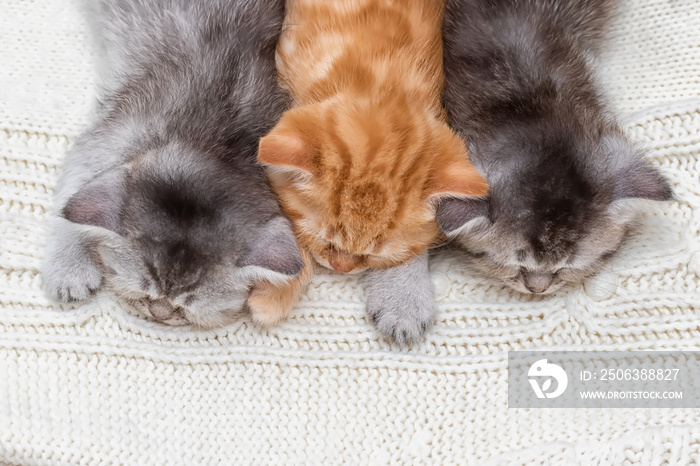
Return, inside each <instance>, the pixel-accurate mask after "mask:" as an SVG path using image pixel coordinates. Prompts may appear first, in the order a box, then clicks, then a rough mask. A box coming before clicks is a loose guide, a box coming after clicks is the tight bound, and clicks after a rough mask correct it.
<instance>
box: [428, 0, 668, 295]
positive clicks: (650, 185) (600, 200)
mask: <svg viewBox="0 0 700 466" xmlns="http://www.w3.org/2000/svg"><path fill="white" fill-rule="evenodd" d="M614 6H615V1H613V0H587V1H582V0H448V2H447V7H446V8H447V10H446V18H445V25H444V40H445V52H444V53H445V74H446V81H445V97H444V98H445V105H446V107H447V110H448V113H449V117H450V122H451V124H452V126H453V127H454V128H455V129H456V130H457V131H459V132H460V134H461V135H462V136H463V137H464V139H465V140H466V141H467V142H468V144H469V147H470V150H471V154H472V155H471V157H472V161H473V162H474V164H475V165H476V166H477V167H478V168H479V169H480V170H481V171H482V172H483V173H484V174H485V175H486V178H487V179H488V181H489V183H490V194H489V197H488V199H484V200H482V201H478V200H477V201H466V200H464V201H463V200H458V201H446V202H444V203H442V204H441V205H440V206H439V208H438V215H437V218H438V222H439V223H440V226H441V227H442V229H443V231H445V233H447V234H448V235H449V236H450V237H452V238H454V239H455V240H456V243H457V244H459V245H460V246H461V248H462V249H463V250H464V251H465V252H466V253H467V254H468V255H469V256H470V257H471V262H473V263H474V265H475V266H476V267H478V268H479V269H480V270H482V271H483V272H484V273H485V274H486V275H488V276H491V277H495V278H499V279H501V280H503V281H504V282H505V283H506V284H508V285H509V286H511V287H513V288H515V289H516V290H518V291H521V292H523V293H542V294H547V293H553V292H555V291H556V290H557V289H559V288H560V287H561V286H562V285H564V284H565V283H567V282H578V281H581V280H582V279H584V278H586V277H588V276H590V275H592V274H595V273H596V272H598V271H599V270H600V269H601V267H602V266H603V265H604V263H605V262H606V260H607V259H609V258H610V256H612V255H613V254H614V253H615V252H616V251H617V250H618V248H619V247H620V245H621V243H622V241H623V239H624V237H625V235H626V233H627V232H628V230H629V229H630V228H631V227H632V226H633V223H634V218H635V214H637V213H638V212H639V210H640V209H641V207H642V206H643V204H644V203H643V202H640V201H645V200H653V201H665V200H670V199H671V198H672V195H673V194H672V190H671V187H670V186H669V184H668V183H667V182H666V180H664V178H663V177H662V176H661V174H660V173H659V172H658V171H657V169H656V168H654V167H653V166H652V165H651V164H650V163H649V162H648V161H646V160H645V159H644V156H643V154H642V153H641V152H640V151H639V150H637V149H636V148H635V147H634V146H633V145H632V144H630V142H629V141H628V140H627V139H626V138H625V136H624V135H623V134H622V131H621V130H620V128H619V126H618V124H617V123H616V122H615V119H614V117H613V116H612V115H611V113H610V112H609V110H608V109H607V107H606V104H605V100H604V98H603V96H602V95H601V92H600V91H599V89H598V85H597V83H596V81H595V77H594V71H593V63H592V59H593V57H594V54H595V53H596V52H597V51H598V49H599V47H600V46H601V42H602V38H603V33H604V31H605V28H606V26H607V24H608V22H609V20H610V18H611V16H612V11H613V8H614Z"/></svg>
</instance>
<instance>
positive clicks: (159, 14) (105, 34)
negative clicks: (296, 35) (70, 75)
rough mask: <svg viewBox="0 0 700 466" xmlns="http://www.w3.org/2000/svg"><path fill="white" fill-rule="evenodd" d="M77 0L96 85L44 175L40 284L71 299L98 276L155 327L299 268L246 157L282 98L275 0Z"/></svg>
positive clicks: (207, 323) (279, 2)
mask: <svg viewBox="0 0 700 466" xmlns="http://www.w3.org/2000/svg"><path fill="white" fill-rule="evenodd" d="M90 6H91V7H92V8H93V9H94V13H95V14H96V17H97V18H98V21H97V24H95V26H96V28H97V29H98V33H99V35H100V36H101V38H102V48H103V50H102V52H103V58H104V63H103V70H102V71H103V73H102V81H103V86H104V92H103V94H102V98H101V99H100V105H99V109H98V119H97V122H96V123H95V124H94V125H93V126H92V127H91V128H90V129H89V130H88V131H87V132H86V133H85V134H83V135H82V136H81V137H80V138H79V140H78V142H77V143H76V144H75V146H74V147H73V148H72V149H71V151H70V152H69V153H68V155H67V156H66V161H65V170H64V172H63V174H62V176H61V178H60V180H59V183H58V187H57V193H56V198H55V215H54V218H53V219H52V220H51V230H52V231H51V234H50V237H49V241H48V246H47V259H46V263H45V267H44V282H45V286H46V289H47V291H48V293H49V294H50V295H52V296H54V297H57V298H59V299H62V300H64V301H67V300H80V299H85V298H87V297H88V296H89V295H90V294H91V293H92V292H93V291H94V290H96V289H97V288H98V287H100V285H101V284H102V283H103V278H104V279H105V280H104V281H105V282H106V283H107V284H108V285H109V286H110V287H111V288H112V289H113V291H114V292H115V293H116V294H117V295H119V296H121V297H123V298H126V299H127V300H129V301H131V302H132V303H134V304H136V305H137V307H138V308H139V309H140V310H142V311H143V312H144V313H146V314H148V315H151V316H153V317H154V318H156V319H159V320H162V321H164V322H166V323H171V324H180V323H193V324H196V325H199V326H203V327H212V326H217V325H222V324H225V323H226V322H228V321H229V320H230V319H232V318H234V317H235V316H236V315H237V314H238V312H239V311H240V310H241V309H242V308H243V307H244V305H245V300H246V298H247V296H248V292H249V288H250V287H251V286H252V285H253V284H254V283H255V281H256V280H258V279H261V278H264V279H268V280H273V281H279V280H284V279H286V278H288V277H289V276H294V275H296V274H297V273H298V272H299V271H300V270H301V267H302V261H301V257H300V254H299V250H298V248H297V246H296V241H295V238H294V235H293V232H292V229H291V226H290V223H289V222H288V220H287V219H286V218H285V217H284V215H283V213H282V210H281V208H280V206H279V205H278V203H277V201H276V198H275V196H274V195H273V193H272V191H271V190H270V188H269V187H268V184H267V181H266V178H265V176H264V173H263V171H262V170H261V169H260V168H259V167H258V166H257V165H256V159H255V156H256V152H257V146H258V139H259V138H260V137H261V136H262V135H264V134H266V133H267V132H268V131H269V130H270V128H272V126H273V125H274V124H275V123H276V122H277V120H278V118H279V117H280V115H281V113H282V112H283V111H284V110H285V108H286V107H287V98H286V96H285V94H284V93H283V91H282V90H281V89H280V87H279V86H278V83H277V75H276V71H275V59H274V55H275V47H276V44H277V40H278V37H279V34H280V32H281V27H282V22H283V19H284V0H248V1H227V0H206V1H205V0H200V1H189V0H100V1H92V2H91V4H90ZM103 274H104V275H103Z"/></svg>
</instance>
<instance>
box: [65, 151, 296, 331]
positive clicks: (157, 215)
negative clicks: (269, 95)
mask: <svg viewBox="0 0 700 466" xmlns="http://www.w3.org/2000/svg"><path fill="white" fill-rule="evenodd" d="M223 160H226V159H224V158H216V157H214V156H212V154H210V153H201V152H199V151H197V150H194V149H191V148H188V147H183V146H181V145H179V144H176V143H171V144H169V145H168V146H166V147H162V148H158V149H154V150H150V151H147V152H146V153H144V154H142V155H141V156H140V157H137V158H136V159H135V160H134V161H132V162H130V163H129V164H126V165H124V166H120V167H116V168H114V169H111V170H108V171H106V172H103V173H102V174H101V175H99V176H98V177H97V178H96V179H94V180H92V181H90V182H88V183H87V184H86V185H85V186H84V187H83V188H82V189H81V190H80V191H79V192H77V193H76V194H75V195H74V196H73V197H72V198H71V199H70V200H69V201H68V203H67V205H66V207H65V208H64V210H63V215H64V217H65V218H66V219H68V220H70V221H72V222H74V223H78V224H82V225H85V235H86V236H87V237H89V238H90V239H91V240H92V241H91V244H94V245H95V247H94V251H93V252H94V254H95V256H96V259H97V260H98V261H99V262H100V263H101V264H102V266H103V270H104V273H105V278H106V281H107V283H108V285H110V287H111V288H112V289H113V291H114V292H115V294H117V295H119V296H121V297H123V298H125V299H127V300H128V301H130V302H132V303H133V304H134V305H135V306H136V307H137V308H138V309H140V310H141V311H142V312H144V313H146V314H147V315H151V316H152V317H154V318H156V319H158V320H161V321H163V322H166V323H171V324H183V323H191V324H194V325H197V326H201V327H204V328H209V327H215V326H219V325H223V324H225V323H227V322H229V321H230V320H231V319H233V318H234V317H236V316H237V315H238V313H239V311H241V309H242V308H243V307H244V305H245V301H246V299H247V296H248V292H249V288H250V287H251V286H252V284H253V283H254V282H255V281H256V280H258V279H267V280H271V281H273V282H277V281H281V280H285V279H288V278H290V277H292V276H295V275H296V274H298V273H299V271H300V270H301V268H302V265H303V263H302V261H301V256H300V254H299V250H298V247H297V245H296V242H295V239H294V235H293V232H292V229H291V224H290V223H289V221H288V220H287V219H286V218H285V217H284V216H283V215H282V212H281V209H280V207H279V204H278V203H277V201H276V200H275V199H274V195H273V194H272V192H271V191H270V189H269V187H268V186H267V184H266V181H265V178H264V174H263V173H262V171H261V170H260V169H258V168H255V167H251V166H247V167H246V166H237V165H236V162H232V161H226V162H224V161H223Z"/></svg>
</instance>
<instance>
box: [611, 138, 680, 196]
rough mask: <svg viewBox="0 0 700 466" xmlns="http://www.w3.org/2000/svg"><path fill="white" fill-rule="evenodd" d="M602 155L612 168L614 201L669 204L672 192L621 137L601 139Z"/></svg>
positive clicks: (654, 170) (635, 150) (642, 155)
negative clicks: (637, 200) (625, 200)
mask: <svg viewBox="0 0 700 466" xmlns="http://www.w3.org/2000/svg"><path fill="white" fill-rule="evenodd" d="M602 145H603V151H604V152H605V153H606V155H607V158H608V160H609V163H610V165H611V166H612V167H613V184H614V186H613V196H612V200H613V201H619V200H622V199H628V200H629V199H646V200H651V201H669V200H671V199H673V189H671V186H670V185H669V183H668V181H666V179H665V178H664V177H663V176H662V175H661V173H660V172H659V170H658V169H656V168H655V167H654V166H652V165H651V164H650V163H649V162H648V161H646V160H644V154H642V153H640V152H639V151H638V150H637V149H636V148H635V147H634V146H633V145H632V144H630V143H629V141H627V139H625V137H624V136H622V135H621V134H613V135H609V136H606V137H604V139H603V141H602Z"/></svg>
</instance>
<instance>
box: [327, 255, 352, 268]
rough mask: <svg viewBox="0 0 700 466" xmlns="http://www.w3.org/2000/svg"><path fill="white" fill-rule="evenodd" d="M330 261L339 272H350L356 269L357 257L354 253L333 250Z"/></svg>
mask: <svg viewBox="0 0 700 466" xmlns="http://www.w3.org/2000/svg"><path fill="white" fill-rule="evenodd" d="M328 263H329V264H330V265H331V267H333V270H337V271H338V272H342V273H348V272H352V271H353V270H355V258H354V257H353V256H352V254H346V253H343V252H333V253H331V255H330V257H329V258H328Z"/></svg>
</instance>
